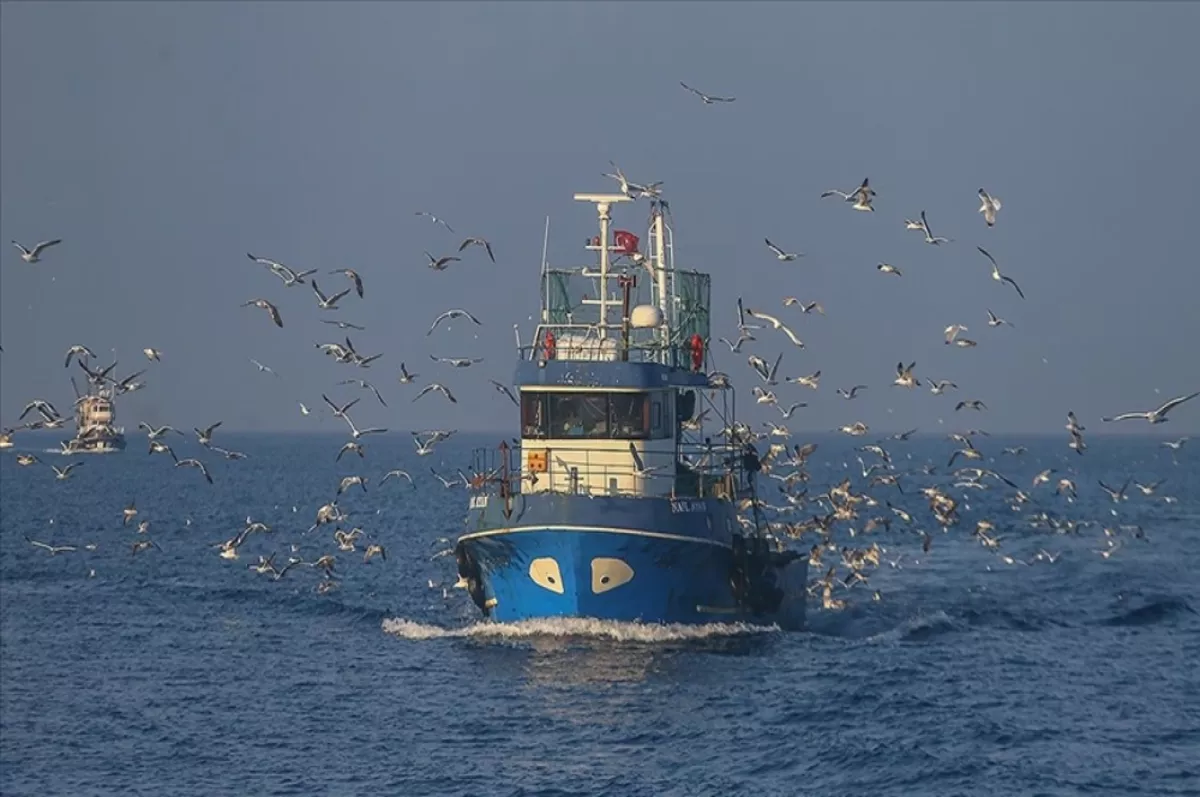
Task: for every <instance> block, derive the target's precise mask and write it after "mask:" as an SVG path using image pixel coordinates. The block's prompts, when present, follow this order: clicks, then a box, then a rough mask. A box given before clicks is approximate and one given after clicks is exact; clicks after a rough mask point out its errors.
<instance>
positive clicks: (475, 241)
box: [458, 236, 496, 263]
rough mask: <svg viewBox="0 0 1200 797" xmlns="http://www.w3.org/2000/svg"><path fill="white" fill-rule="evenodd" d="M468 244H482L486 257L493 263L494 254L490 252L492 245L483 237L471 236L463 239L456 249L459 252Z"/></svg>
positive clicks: (494, 260) (494, 259)
mask: <svg viewBox="0 0 1200 797" xmlns="http://www.w3.org/2000/svg"><path fill="white" fill-rule="evenodd" d="M468 246H482V247H483V248H484V250H486V251H487V256H488V259H490V260H491V261H492V262H493V263H495V262H496V256H495V255H493V254H492V245H491V244H490V243H488V242H487V241H485V240H484V239H482V238H475V237H473V236H472V237H471V238H468V239H467V240H465V241H463V242H462V243H461V244H459V246H458V251H460V252H461V251H462V250H464V249H466V248H467V247H468Z"/></svg>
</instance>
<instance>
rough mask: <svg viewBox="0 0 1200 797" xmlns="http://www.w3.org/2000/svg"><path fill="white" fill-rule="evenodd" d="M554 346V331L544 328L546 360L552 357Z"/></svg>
mask: <svg viewBox="0 0 1200 797" xmlns="http://www.w3.org/2000/svg"><path fill="white" fill-rule="evenodd" d="M555 348H556V346H555V342H554V333H553V332H551V331H550V330H548V329H547V330H546V359H547V360H553V359H554V352H555Z"/></svg>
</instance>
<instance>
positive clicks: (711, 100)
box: [679, 80, 737, 105]
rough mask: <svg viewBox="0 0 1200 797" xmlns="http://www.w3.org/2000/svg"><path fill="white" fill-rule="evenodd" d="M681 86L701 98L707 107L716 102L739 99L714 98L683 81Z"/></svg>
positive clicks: (680, 82)
mask: <svg viewBox="0 0 1200 797" xmlns="http://www.w3.org/2000/svg"><path fill="white" fill-rule="evenodd" d="M679 85H681V86H683V87H684V88H685V89H687V90H688V91H690V92H691V93H693V94H695V95H696V96H697V97H699V98H700V99H701V101H703V102H704V104H705V105H712V104H713V103H714V102H733V101H734V100H736V99H737V97H713V96H711V95H708V94H705V93H704V92H702V91H697V90H696V89H694V88H692V87H691V86H689V85H688V84H686V83H684V82H683V81H682V80H681V81H679Z"/></svg>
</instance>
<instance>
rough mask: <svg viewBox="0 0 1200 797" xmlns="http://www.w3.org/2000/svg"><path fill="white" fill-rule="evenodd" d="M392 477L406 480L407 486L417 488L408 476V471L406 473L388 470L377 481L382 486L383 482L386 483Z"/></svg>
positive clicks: (404, 471)
mask: <svg viewBox="0 0 1200 797" xmlns="http://www.w3.org/2000/svg"><path fill="white" fill-rule="evenodd" d="M392 477H395V478H397V479H408V483H409V484H411V485H412V486H413V487H416V486H417V485H416V484H415V483H414V482H413V478H412V476H409V475H408V471H406V470H389V471H388V472H387V473H385V474H383V478H382V479H380V480H379V483H380V484H383V483H384V482H386V481H387V480H388V479H390V478H392Z"/></svg>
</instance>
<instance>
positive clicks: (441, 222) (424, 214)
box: [415, 210, 454, 232]
mask: <svg viewBox="0 0 1200 797" xmlns="http://www.w3.org/2000/svg"><path fill="white" fill-rule="evenodd" d="M415 215H417V216H425V217H426V218H428V219H432V220H433V223H434V224H440V225H442V226H443V227H445V228H446V229H447V230H449V231H450V232H454V228H453V227H451V226H450V225H449V224H447V223H446V222H445V221H443V220H442V219H439V218H438V217H437V216H435V215H433V214H432V213H426V212H425V211H423V210H418V211H417V212H416V214H415Z"/></svg>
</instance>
